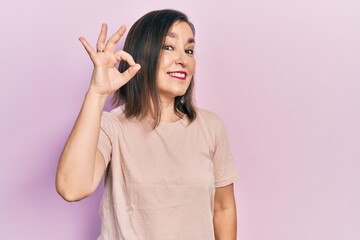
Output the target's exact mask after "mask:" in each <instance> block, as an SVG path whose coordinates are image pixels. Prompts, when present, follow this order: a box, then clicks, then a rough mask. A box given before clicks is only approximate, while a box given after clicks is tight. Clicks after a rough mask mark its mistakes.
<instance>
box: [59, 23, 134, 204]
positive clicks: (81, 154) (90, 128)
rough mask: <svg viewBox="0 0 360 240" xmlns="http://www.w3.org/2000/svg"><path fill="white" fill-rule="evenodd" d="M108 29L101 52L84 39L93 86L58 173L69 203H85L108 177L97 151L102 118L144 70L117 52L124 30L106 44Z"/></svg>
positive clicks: (103, 32) (104, 29)
mask: <svg viewBox="0 0 360 240" xmlns="http://www.w3.org/2000/svg"><path fill="white" fill-rule="evenodd" d="M106 32H107V26H106V25H105V24H103V26H102V29H101V32H100V35H99V38H98V42H97V49H98V50H101V51H96V52H95V51H94V50H93V49H92V47H91V46H90V45H89V43H88V42H87V41H86V40H85V39H84V38H82V37H81V38H80V41H81V43H82V44H83V46H84V47H85V49H86V51H87V52H88V54H89V56H90V58H91V60H92V62H93V63H94V70H93V74H92V77H91V84H90V87H89V90H88V92H87V94H86V97H85V100H84V103H83V106H82V108H81V110H80V113H79V116H78V118H77V120H76V122H75V125H74V127H73V130H72V131H71V133H70V136H69V138H68V140H67V142H66V144H65V147H64V149H63V152H62V154H61V156H60V159H59V164H58V168H57V172H56V190H57V191H58V193H59V194H60V195H61V196H62V197H63V198H64V199H65V200H67V201H77V200H81V199H83V198H85V197H87V196H88V195H90V194H91V193H92V192H94V191H95V189H96V188H97V186H98V185H99V182H100V180H101V178H102V176H103V174H104V170H105V162H104V159H103V156H102V154H101V153H100V152H99V151H98V150H97V144H98V139H99V132H100V119H101V114H102V111H103V109H104V106H105V102H106V99H107V97H108V96H109V95H110V94H111V93H112V92H114V91H115V90H117V89H119V88H120V87H121V86H123V85H124V84H126V83H127V82H128V81H129V80H130V79H131V78H132V77H133V76H134V75H135V74H136V73H137V71H138V70H139V69H140V65H139V64H136V63H135V62H134V60H133V58H132V57H131V56H130V55H129V54H128V53H126V52H124V51H118V52H114V50H115V46H116V44H117V42H118V41H119V40H120V38H121V36H122V35H123V34H124V32H125V27H123V26H122V27H121V28H120V29H119V30H118V31H117V32H116V33H115V34H114V35H113V36H112V37H111V38H110V39H109V40H108V42H107V43H106V44H105V40H106ZM121 60H125V61H127V62H128V63H129V65H130V67H129V69H127V70H126V71H125V72H123V73H120V72H119V71H118V70H117V69H116V68H115V65H116V64H117V63H118V62H119V61H121Z"/></svg>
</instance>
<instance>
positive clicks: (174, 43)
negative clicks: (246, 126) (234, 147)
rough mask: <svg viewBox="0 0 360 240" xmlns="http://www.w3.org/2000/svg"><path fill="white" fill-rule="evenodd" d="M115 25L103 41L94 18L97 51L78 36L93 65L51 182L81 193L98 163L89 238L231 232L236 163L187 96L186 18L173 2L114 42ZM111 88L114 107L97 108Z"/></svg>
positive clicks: (190, 67) (190, 78)
mask: <svg viewBox="0 0 360 240" xmlns="http://www.w3.org/2000/svg"><path fill="white" fill-rule="evenodd" d="M124 32H125V27H124V26H122V27H120V29H119V30H118V31H117V32H116V33H115V34H114V35H113V36H112V37H111V38H110V39H109V40H108V41H107V42H106V35H107V26H106V25H105V24H103V25H102V28H101V32H100V35H99V38H98V42H97V45H96V48H97V50H96V51H95V50H94V49H93V48H92V47H91V46H90V44H89V43H88V42H87V41H86V40H85V39H84V38H83V37H81V38H80V41H81V43H82V44H83V45H84V47H85V49H86V51H87V52H88V54H89V56H90V58H91V60H92V62H93V63H94V70H93V74H92V78H91V84H90V87H89V90H88V92H87V94H86V97H85V100H84V103H83V106H82V108H81V110H80V113H79V116H78V119H77V120H76V122H75V125H74V128H73V130H72V132H71V134H70V136H69V139H68V140H67V143H66V145H65V147H64V150H63V153H62V155H61V157H60V160H59V165H58V170H57V176H56V188H57V191H58V192H59V194H60V195H61V196H62V197H63V198H64V199H65V200H67V201H78V200H81V199H83V198H85V197H87V196H88V195H90V194H91V193H93V192H94V191H95V189H96V188H97V186H98V184H99V182H100V180H101V178H102V176H103V175H104V173H105V190H104V196H103V199H102V203H101V210H100V213H101V220H102V228H101V235H100V237H99V238H98V239H104V240H105V239H127V240H128V239H130V240H134V239H150V240H160V239H166V240H170V239H182V240H184V239H187V240H188V239H196V240H199V239H206V240H208V239H232V240H234V239H236V206H235V200H234V193H233V182H235V181H236V179H237V173H236V170H235V165H234V162H233V160H232V157H231V152H230V148H229V144H228V141H227V137H226V132H225V129H224V125H223V123H222V121H221V120H220V118H219V117H217V116H216V115H215V114H213V113H211V112H208V111H206V110H203V109H198V108H195V107H194V105H193V101H192V94H193V88H194V73H195V68H196V65H195V57H194V49H195V38H194V33H195V30H194V27H193V25H192V24H191V23H190V22H189V20H188V18H187V16H186V15H184V14H183V13H181V12H178V11H174V10H160V11H153V12H150V13H148V14H146V15H144V16H143V17H142V18H140V19H139V20H138V21H137V22H136V23H135V24H134V25H133V26H132V28H131V29H130V31H129V33H128V36H127V38H126V41H125V44H124V50H123V51H117V52H115V47H116V44H117V43H118V42H119V40H120V38H121V37H122V35H123V34H124ZM119 62H120V64H119V70H118V69H116V68H115V65H116V64H117V63H119ZM140 66H141V67H140ZM112 93H114V103H115V106H116V108H114V109H113V110H112V111H111V112H110V113H109V112H104V113H103V109H104V105H105V102H106V99H107V98H108V96H109V95H110V94H112Z"/></svg>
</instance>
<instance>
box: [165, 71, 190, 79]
mask: <svg viewBox="0 0 360 240" xmlns="http://www.w3.org/2000/svg"><path fill="white" fill-rule="evenodd" d="M168 74H169V75H170V76H171V77H174V78H177V79H180V80H185V78H186V72H183V71H177V72H168Z"/></svg>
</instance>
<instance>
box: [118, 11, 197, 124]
mask: <svg viewBox="0 0 360 240" xmlns="http://www.w3.org/2000/svg"><path fill="white" fill-rule="evenodd" d="M176 21H183V22H186V23H187V24H189V26H190V27H191V29H192V31H193V33H194V35H195V28H194V25H193V24H192V23H191V22H190V21H189V20H188V17H187V16H186V15H185V14H184V13H182V12H179V11H176V10H171V9H164V10H158V11H152V12H149V13H147V14H145V15H144V16H143V17H141V18H140V19H139V20H137V21H136V22H135V23H134V25H133V26H132V27H131V29H130V31H129V33H128V35H127V37H126V40H125V44H124V48H123V50H124V51H126V52H128V53H129V54H130V55H131V56H132V57H133V58H134V60H135V62H136V63H139V64H140V65H141V69H140V71H139V72H138V73H137V74H136V75H135V77H133V78H132V79H131V80H130V81H129V82H128V83H126V84H125V85H124V86H122V87H121V88H120V89H118V90H117V91H116V92H115V93H114V95H113V104H114V106H120V105H123V104H125V111H124V113H125V116H126V118H130V117H137V118H139V119H143V118H144V117H145V116H146V115H147V114H148V113H149V111H150V110H151V109H152V107H153V112H152V114H153V117H154V121H155V123H154V128H155V127H156V126H157V125H158V124H159V123H160V118H161V107H160V100H159V93H158V90H157V83H156V76H157V75H156V73H157V69H158V60H159V56H160V51H161V49H162V46H163V44H164V41H165V37H166V34H167V33H168V31H169V29H170V27H171V26H172V25H173V23H174V22H176ZM128 67H129V65H128V63H127V62H125V61H121V62H120V64H119V71H120V72H124V71H125V70H126V69H127V68H128ZM193 91H194V77H193V78H192V79H191V82H190V85H189V87H188V89H187V90H186V92H185V94H184V95H183V96H177V97H175V103H174V110H175V113H176V114H177V115H178V116H182V114H186V115H187V117H188V119H189V120H190V122H192V121H193V120H195V118H196V110H195V106H194V103H193Z"/></svg>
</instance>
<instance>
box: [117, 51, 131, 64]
mask: <svg viewBox="0 0 360 240" xmlns="http://www.w3.org/2000/svg"><path fill="white" fill-rule="evenodd" d="M114 55H115V57H116V59H117V60H118V62H120V61H123V60H124V61H127V62H128V64H129V65H130V66H134V65H135V61H134V58H133V57H132V56H131V55H130V54H129V53H127V52H125V51H123V50H120V51H118V52H116V53H115V54H114Z"/></svg>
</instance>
